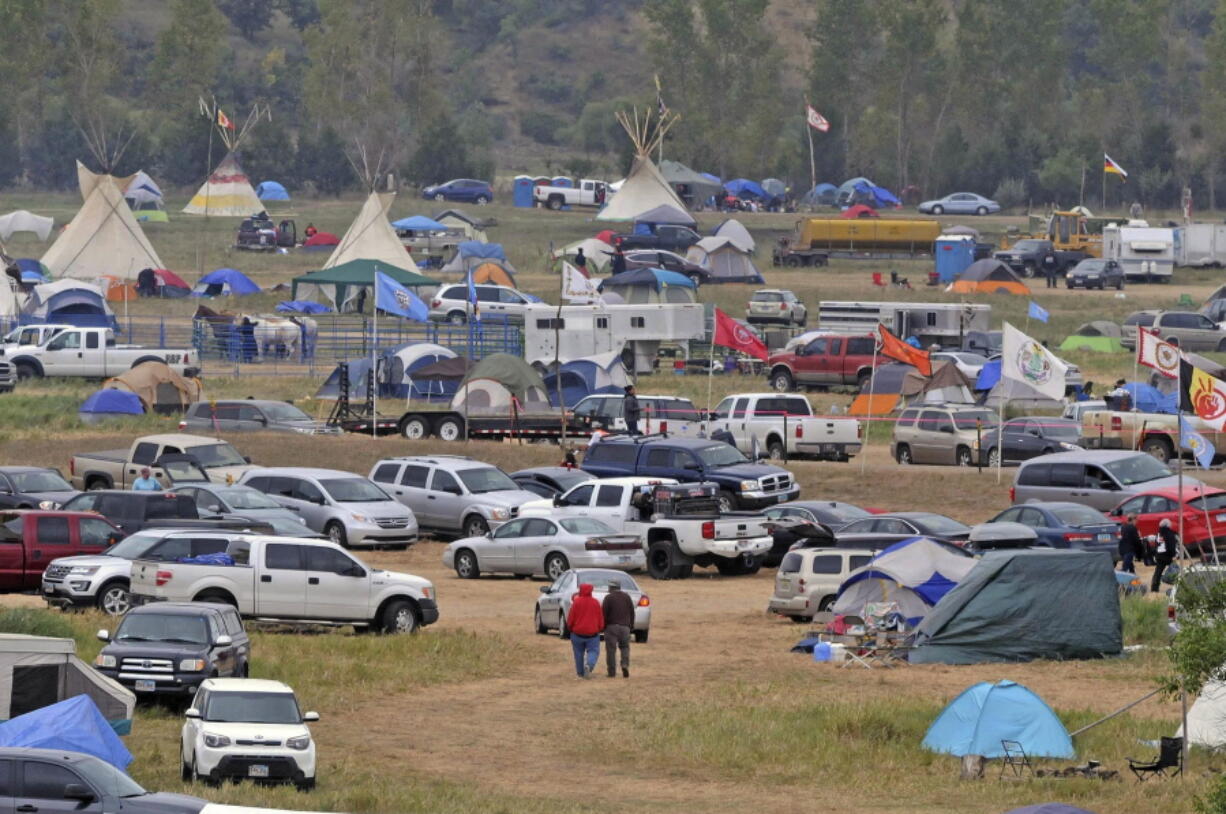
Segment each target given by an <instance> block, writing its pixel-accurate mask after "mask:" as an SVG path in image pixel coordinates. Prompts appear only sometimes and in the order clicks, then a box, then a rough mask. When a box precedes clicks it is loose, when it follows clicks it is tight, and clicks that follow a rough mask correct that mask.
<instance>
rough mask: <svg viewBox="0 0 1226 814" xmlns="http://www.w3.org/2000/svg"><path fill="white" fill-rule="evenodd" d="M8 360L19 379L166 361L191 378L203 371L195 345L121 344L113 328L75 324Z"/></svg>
mask: <svg viewBox="0 0 1226 814" xmlns="http://www.w3.org/2000/svg"><path fill="white" fill-rule="evenodd" d="M6 359H7V361H8V362H10V363H11V364H12V365H13V368H14V369H15V370H16V373H17V378H18V379H41V378H43V377H44V376H46V377H52V378H55V377H64V376H72V377H76V376H79V377H84V378H89V379H107V378H110V377H111V376H119V375H121V374H123V373H125V372H127V371H128V370H131V369H132V368H134V367H136V366H137V365H139V364H141V363H142V362H165V363H166V365H167V366H169V367H170V369H171V370H173V371H174V372H175V373H178V374H179V375H180V376H187V377H188V378H191V377H193V376H197V375H199V373H200V360H199V359H198V358H197V356H196V351H195V349H194V348H150V347H143V346H141V345H120V344H116V342H115V332H114V331H113V330H111V329H110V328H98V327H93V328H82V327H79V326H74V327H71V328H65V329H64V330H62V331H60V332H58V333H57V334H55V335H54V336H52V337H51V338H50V339H48V340H47V341H46V342H45V343H44V344H42V345H38V346H23V347H21V348H19V349H17V350H15V351H14V352H13V353H12V354H7V355H6Z"/></svg>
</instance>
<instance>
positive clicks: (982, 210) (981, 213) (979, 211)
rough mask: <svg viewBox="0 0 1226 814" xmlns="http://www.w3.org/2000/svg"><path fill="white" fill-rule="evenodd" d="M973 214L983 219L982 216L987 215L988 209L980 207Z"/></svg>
mask: <svg viewBox="0 0 1226 814" xmlns="http://www.w3.org/2000/svg"><path fill="white" fill-rule="evenodd" d="M975 214H976V215H979V216H980V217H983V216H984V215H986V214H988V208H987V207H986V206H981V207H979V208H978V209H976V210H975Z"/></svg>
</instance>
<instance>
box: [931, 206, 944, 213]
mask: <svg viewBox="0 0 1226 814" xmlns="http://www.w3.org/2000/svg"><path fill="white" fill-rule="evenodd" d="M932 214H934V215H944V214H945V207H943V206H941V205H940V204H937V205H936V206H934V207H932Z"/></svg>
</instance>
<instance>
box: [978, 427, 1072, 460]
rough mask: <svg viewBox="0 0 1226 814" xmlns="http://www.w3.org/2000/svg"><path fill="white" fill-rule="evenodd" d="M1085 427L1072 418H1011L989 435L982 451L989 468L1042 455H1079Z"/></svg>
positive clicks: (984, 440) (986, 435)
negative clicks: (1071, 453) (1058, 453)
mask: <svg viewBox="0 0 1226 814" xmlns="http://www.w3.org/2000/svg"><path fill="white" fill-rule="evenodd" d="M1080 439H1081V424H1080V423H1079V422H1077V421H1073V420H1072V419H1069V418H1054V417H1048V416H1030V417H1022V418H1011V419H1009V420H1008V421H1006V422H1005V423H1004V424H1002V425H1001V426H1000V427H998V428H997V429H996V430H994V431H992V432H991V433H988V434H985V437H984V439H983V444H982V445H981V447H980V449H982V450H985V452H984V460H985V461H986V462H987V465H988V466H996V465H998V464H1000V463H1001V461H1000V450H1001V449H1002V448H1003V449H1004V453H1005V458H1004V463H1005V464H1010V463H1020V462H1022V461H1026V460H1029V459H1031V458H1034V457H1036V456H1038V455H1050V454H1051V453H1053V452H1076V451H1077V450H1079V449H1081V446H1080V445H1079V444H1078V443H1077V442H1078V441H1079V440H1080Z"/></svg>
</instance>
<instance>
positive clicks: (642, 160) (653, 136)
mask: <svg viewBox="0 0 1226 814" xmlns="http://www.w3.org/2000/svg"><path fill="white" fill-rule="evenodd" d="M632 114H633V115H632V116H631V115H627V114H626V113H622V112H620V111H619V112H618V114H617V121H618V123H620V124H621V126H622V127H623V128H625V130H626V134H627V135H629V136H630V141H631V142H632V143H633V144H634V161H633V163H631V165H630V174H629V175H627V176H626V180H625V181H623V182H622V185H621V187H620V188H619V189H618V190H617V192H616V193H615V194H614V195H613V197H612V199H611V200H610V201H609V204H608V206H606V207H605V208H604V209H602V210H601V211H600V214H598V215H597V216H596V220H619V221H628V220H635V219H636V218H637V217H638V216H639V215H641V214H642V213H644V212H647V211H649V210H651V209H655V208H656V207H659V206H672V207H676V208H677V209H680V210H681V211H683V212H684V211H685V204H684V203H682V202H681V199H680V198H679V197H677V192H676V190H674V189H673V187H672V185H671V184H669V183H668V181H666V180H665V179H664V176H663V175H661V174H660V169H659V168H658V167H657V166H656V165H655V162H654V161H652V160H651V153H652V151H653V150H655V149H656V148H657V147H658V146H659V145H660V142H661V141H663V140H664V135H665V134H666V133H667V132H668V129H669V128H670V127H672V126H673V124H674V123H675V122H676V121H677V118H676V116H675V115H670V114H668V113H665V114H664V115H663V116H661V117H659V118H658V119H656V120H655V121H653V120H652V116H651V111H650V110H648V111H646V112H645V113H644V114H643V116H642V118H641V119H640V117H639V112H638V111H637V110H634V111H632Z"/></svg>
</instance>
